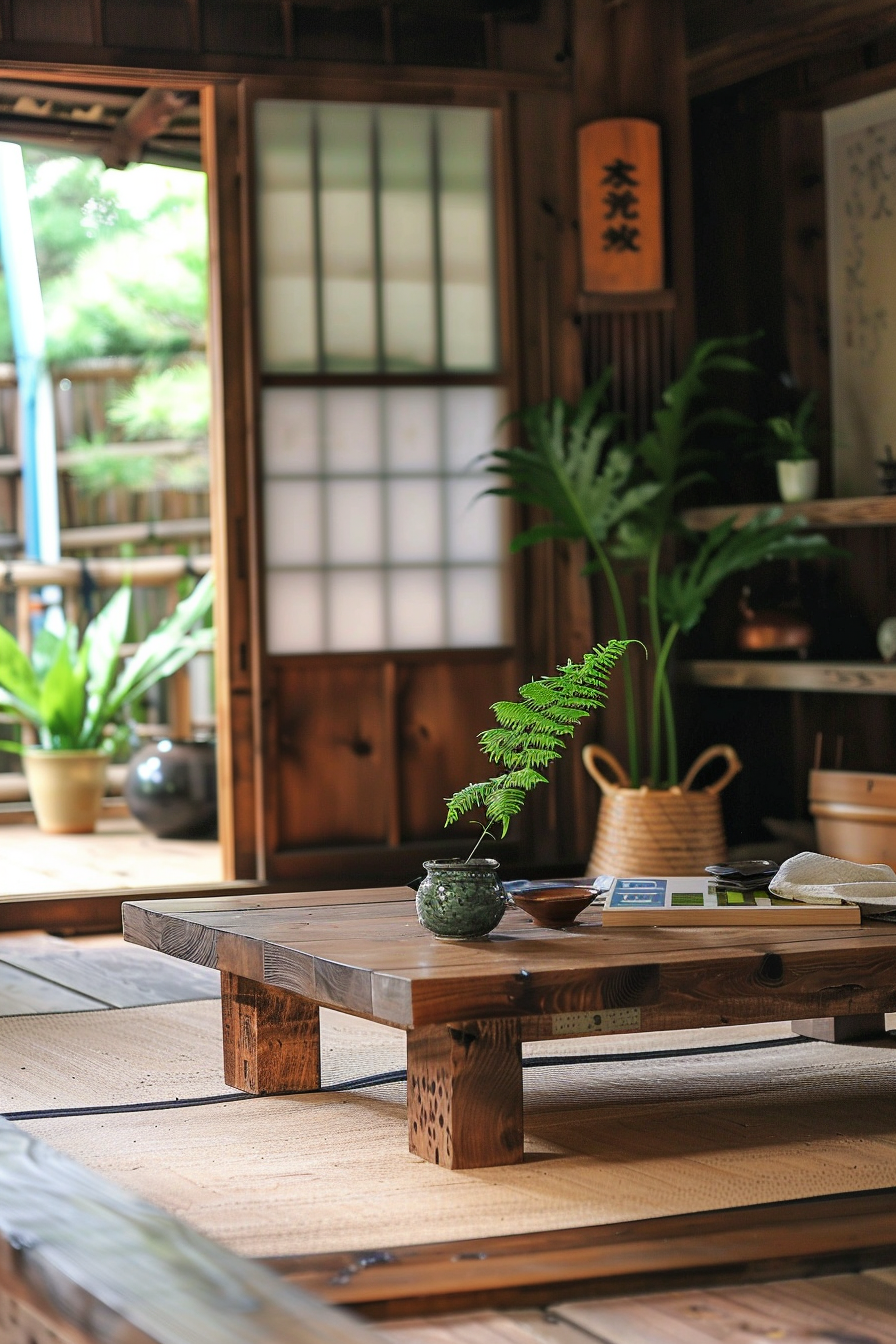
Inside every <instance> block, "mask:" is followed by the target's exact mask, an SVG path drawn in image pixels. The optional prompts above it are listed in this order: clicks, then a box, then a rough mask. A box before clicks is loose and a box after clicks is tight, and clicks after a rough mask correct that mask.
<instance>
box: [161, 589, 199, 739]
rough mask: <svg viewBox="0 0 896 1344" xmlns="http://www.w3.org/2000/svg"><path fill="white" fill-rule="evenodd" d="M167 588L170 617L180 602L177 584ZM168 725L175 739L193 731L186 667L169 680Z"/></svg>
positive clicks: (188, 734) (188, 674) (167, 606)
mask: <svg viewBox="0 0 896 1344" xmlns="http://www.w3.org/2000/svg"><path fill="white" fill-rule="evenodd" d="M166 588H167V601H166V604H165V605H166V610H167V612H168V615H169V616H170V615H171V613H172V611H174V608H175V607H176V606H177V602H178V592H177V582H176V581H175V582H173V583H169V584H167V585H166ZM168 723H169V725H170V728H171V736H172V737H173V738H175V739H178V738H181V739H182V738H187V737H189V736H190V732H191V729H192V717H191V714H190V673H189V671H188V669H187V667H186V666H184V667H181V668H179V669H178V670H177V671H176V672H175V673H173V675H172V676H170V677H169V678H168Z"/></svg>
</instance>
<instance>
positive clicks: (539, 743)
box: [417, 639, 626, 939]
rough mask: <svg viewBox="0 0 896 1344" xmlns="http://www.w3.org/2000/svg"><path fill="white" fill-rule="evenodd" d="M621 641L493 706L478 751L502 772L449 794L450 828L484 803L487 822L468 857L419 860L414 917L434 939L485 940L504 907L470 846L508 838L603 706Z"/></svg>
mask: <svg viewBox="0 0 896 1344" xmlns="http://www.w3.org/2000/svg"><path fill="white" fill-rule="evenodd" d="M625 648H626V645H625V644H624V643H623V642H622V641H621V640H618V639H611V640H610V641H609V643H608V644H606V645H605V646H601V645H597V646H596V647H595V648H594V649H592V650H591V652H590V653H586V654H585V657H584V658H583V659H582V661H581V662H580V663H573V662H567V663H566V665H565V666H564V667H558V669H557V672H558V675H557V676H555V677H540V678H538V680H537V681H530V682H529V683H528V684H527V685H526V686H522V687H521V688H520V697H521V698H520V699H519V700H499V701H498V703H497V704H495V705H492V709H493V711H494V714H495V718H496V719H497V721H498V726H497V728H488V729H486V731H485V732H484V733H480V735H479V740H480V742H481V743H482V750H483V752H484V753H485V755H486V756H487V757H488V759H489V760H490V761H491V762H492V763H493V764H495V765H501V766H503V767H504V769H503V773H501V774H498V775H494V776H492V778H491V779H486V780H483V781H482V783H480V784H468V785H467V786H466V788H464V789H460V790H459V791H458V792H457V793H455V794H454V795H453V796H452V797H451V798H448V799H447V800H446V801H447V804H448V816H447V819H446V822H445V825H446V826H450V825H451V824H452V823H453V822H455V821H458V820H459V819H460V818H461V817H462V816H464V815H465V814H466V813H467V812H470V811H472V810H473V809H474V808H482V809H483V810H484V812H485V816H486V822H487V824H486V825H484V826H483V829H482V835H481V836H480V837H479V840H478V841H477V842H476V845H475V846H474V847H473V851H472V853H471V854H470V855H469V857H468V858H466V859H448V860H446V861H443V862H438V861H432V862H427V863H424V865H423V866H424V868H425V869H426V877H425V878H424V879H423V881H422V882H421V883H420V886H419V888H418V890H417V915H418V918H419V920H420V923H421V924H422V925H423V926H424V928H426V929H429V931H430V932H431V933H434V934H435V935H436V937H437V938H450V939H469V938H484V937H485V936H486V935H487V934H489V933H490V932H491V931H492V929H494V928H496V927H497V925H498V924H499V922H500V920H501V918H502V916H503V914H504V911H505V909H506V905H507V898H506V896H505V893H504V888H503V886H502V885H501V883H500V881H499V880H498V877H497V868H498V861H497V860H496V859H487V858H476V857H475V855H476V850H477V849H478V848H479V845H480V844H481V843H482V840H483V837H484V836H486V835H488V834H490V833H491V827H492V826H495V825H496V826H500V827H501V834H502V836H503V835H506V834H507V829H508V827H509V825H510V822H511V820H512V818H513V817H515V816H516V815H517V813H518V812H519V811H520V809H521V808H522V806H523V804H524V802H525V801H526V794H527V793H528V791H529V790H530V789H533V788H535V786H536V785H537V784H546V783H547V776H546V775H544V774H543V773H542V772H543V771H544V769H545V768H546V767H547V766H548V765H550V763H551V761H554V760H556V759H557V757H558V756H559V755H560V754H561V752H562V751H563V748H564V747H565V746H566V745H567V739H569V738H571V737H572V735H573V733H574V732H575V730H576V728H577V727H578V725H579V724H580V723H581V722H582V720H583V719H585V718H587V717H588V715H589V714H590V713H591V712H592V711H593V710H595V709H599V708H601V707H602V706H603V704H604V700H605V697H606V689H607V682H608V680H609V676H610V673H611V671H612V670H613V668H614V666H615V665H616V663H617V662H618V660H619V658H620V657H621V656H622V654H623V653H624V652H625Z"/></svg>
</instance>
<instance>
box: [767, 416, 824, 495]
mask: <svg viewBox="0 0 896 1344" xmlns="http://www.w3.org/2000/svg"><path fill="white" fill-rule="evenodd" d="M817 401H818V393H817V392H810V393H809V395H808V396H807V397H804V398H803V400H802V401H801V402H800V405H799V407H798V409H797V410H796V411H794V413H793V414H792V415H773V416H772V417H771V419H770V420H766V422H765V427H766V429H767V430H768V432H769V434H770V436H771V439H772V444H773V449H774V453H775V471H776V473H777V476H778V493H779V494H780V496H781V498H782V500H783V501H784V503H785V504H805V503H807V502H808V501H809V500H810V499H814V498H815V496H816V495H817V494H818V458H817V457H815V455H814V453H813V452H812V445H813V444H814V442H815V434H816V425H815V418H814V417H815V403H816V402H817Z"/></svg>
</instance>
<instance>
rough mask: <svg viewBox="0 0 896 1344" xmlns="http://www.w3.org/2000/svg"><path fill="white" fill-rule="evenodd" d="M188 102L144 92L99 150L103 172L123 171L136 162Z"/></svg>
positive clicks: (168, 93)
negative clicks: (121, 169)
mask: <svg viewBox="0 0 896 1344" xmlns="http://www.w3.org/2000/svg"><path fill="white" fill-rule="evenodd" d="M188 101H189V99H188V96H187V95H186V94H183V93H175V91H174V90H173V89H147V90H146V92H145V93H144V94H142V95H141V96H140V97H139V98H138V99H137V101H136V102H135V103H134V105H133V107H132V108H131V109H130V110H129V111H128V112H126V113H125V115H124V116H123V117H122V119H121V121H120V122H119V123H118V125H117V126H116V127H115V130H114V131H113V132H112V135H111V138H110V140H109V143H108V145H107V146H106V147H105V148H104V149H103V150H101V157H102V160H103V163H104V164H105V165H106V167H107V168H127V166H128V164H129V163H136V162H139V160H140V157H141V155H142V153H143V147H144V145H145V144H146V142H147V141H148V140H153V139H154V138H155V137H156V136H158V135H161V134H162V132H163V131H166V130H167V129H168V126H169V124H170V122H172V121H173V120H174V118H175V117H176V116H177V115H178V114H179V113H180V112H183V110H184V108H185V107H186V106H187V102H188Z"/></svg>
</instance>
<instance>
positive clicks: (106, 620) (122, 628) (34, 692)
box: [0, 574, 214, 753]
mask: <svg viewBox="0 0 896 1344" xmlns="http://www.w3.org/2000/svg"><path fill="white" fill-rule="evenodd" d="M213 596H214V581H213V578H212V576H211V574H207V575H206V576H205V577H204V578H202V579H200V581H199V583H198V584H197V585H196V587H195V588H194V589H193V591H192V593H190V594H189V596H188V597H186V598H184V599H183V600H182V601H181V602H179V603H178V605H177V607H176V608H175V610H174V611H173V612H172V614H171V615H170V616H168V617H167V618H166V619H165V620H164V621H162V623H161V624H160V625H159V626H158V627H157V628H156V629H155V630H154V631H153V632H152V634H150V635H148V636H147V637H146V639H144V641H143V643H142V644H141V645H140V647H139V648H138V650H137V652H136V653H135V654H134V655H133V656H132V657H130V658H129V659H128V660H127V661H126V662H125V663H124V665H123V666H122V665H121V661H120V654H121V646H122V644H123V643H124V639H125V635H126V632H127V628H128V620H129V618H130V612H131V588H130V585H129V584H125V585H124V586H123V587H122V588H119V590H118V592H117V593H115V594H114V595H113V597H111V598H110V600H109V601H108V602H107V603H106V605H105V607H103V609H102V611H100V612H99V614H98V615H97V616H95V617H94V619H93V620H92V621H91V622H90V624H89V625H88V627H87V629H86V630H85V631H84V635H83V637H82V638H81V639H80V641H79V639H78V630H77V627H76V626H73V625H66V626H65V628H64V630H62V631H60V632H57V633H54V632H53V631H51V630H50V629H48V627H47V626H44V628H43V630H41V632H40V634H39V635H38V637H37V639H36V640H35V644H34V650H33V652H32V655H31V658H30V659H29V658H28V657H27V656H26V655H25V653H24V652H23V651H22V649H21V648H20V647H19V645H18V644H17V643H16V641H15V639H13V637H12V635H11V634H9V632H8V631H7V630H5V629H3V627H2V626H0V705H2V706H3V707H4V708H5V709H6V710H8V711H9V712H11V713H13V714H15V715H16V716H17V717H18V718H19V719H21V720H22V722H23V723H29V724H32V725H33V726H34V727H35V728H36V729H37V730H38V735H39V738H40V745H41V746H42V747H44V748H46V749H48V750H51V751H53V750H55V751H66V750H67V751H71V750H88V749H96V748H98V747H102V748H104V749H106V750H108V751H110V753H111V751H113V750H114V749H115V745H116V734H115V733H114V732H112V733H111V734H110V733H109V732H108V731H107V729H108V727H109V726H110V725H115V724H118V725H121V723H122V720H123V716H124V714H125V712H126V709H127V707H128V705H129V704H130V703H131V702H132V701H136V700H139V698H140V697H141V696H142V695H144V694H145V693H146V692H147V691H148V690H149V689H150V687H151V686H154V685H155V684H156V682H157V681H161V680H162V678H163V677H170V676H171V674H172V673H173V672H176V671H177V670H178V668H180V667H183V665H184V664H185V663H186V662H188V661H189V660H190V659H191V658H192V657H193V655H194V654H196V653H201V652H203V651H206V650H209V649H211V648H213V646H214V631H213V630H211V629H209V628H207V627H205V626H203V625H201V624H200V623H201V622H203V621H204V619H205V617H206V615H207V613H208V612H209V610H210V608H211V604H212V599H213ZM0 748H2V749H3V750H4V751H14V752H21V751H22V747H21V745H20V744H19V743H16V742H0Z"/></svg>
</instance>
